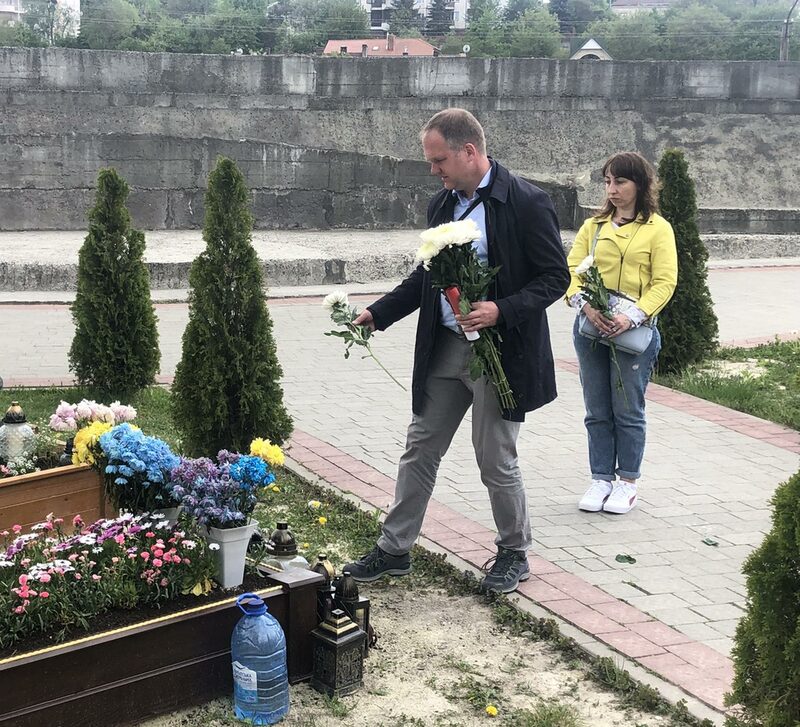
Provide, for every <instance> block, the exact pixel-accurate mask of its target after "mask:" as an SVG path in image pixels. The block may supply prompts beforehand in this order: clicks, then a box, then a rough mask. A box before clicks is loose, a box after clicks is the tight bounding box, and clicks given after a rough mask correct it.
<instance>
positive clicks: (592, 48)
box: [569, 38, 613, 61]
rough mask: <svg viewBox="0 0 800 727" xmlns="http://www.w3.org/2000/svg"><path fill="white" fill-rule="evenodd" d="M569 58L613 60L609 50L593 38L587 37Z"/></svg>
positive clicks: (578, 59) (577, 59)
mask: <svg viewBox="0 0 800 727" xmlns="http://www.w3.org/2000/svg"><path fill="white" fill-rule="evenodd" d="M569 59H570V60H571V61H580V60H584V59H585V60H592V61H610V60H613V59H612V58H611V55H610V54H609V52H608V51H607V50H606V49H605V48H603V46H601V45H600V44H599V43H598V42H597V41H596V40H595V39H594V38H589V40H587V41H586V42H585V43H584V44H583V45H582V46H581V47H580V48H578V50H576V51H575V52H574V53H573V54H572V55H571V56H570V57H569Z"/></svg>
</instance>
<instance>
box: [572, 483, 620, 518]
mask: <svg viewBox="0 0 800 727" xmlns="http://www.w3.org/2000/svg"><path fill="white" fill-rule="evenodd" d="M612 489H613V488H612V485H611V483H610V482H608V481H607V480H592V484H591V485H589V489H588V490H586V492H585V493H584V495H583V497H582V498H581V501H580V502H579V503H578V509H580V510H585V511H586V512H600V510H602V509H603V504H604V503H605V501H606V500H607V499H608V497H609V495H610V494H611V490H612Z"/></svg>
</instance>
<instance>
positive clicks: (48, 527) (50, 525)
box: [42, 520, 53, 530]
mask: <svg viewBox="0 0 800 727" xmlns="http://www.w3.org/2000/svg"><path fill="white" fill-rule="evenodd" d="M42 527H43V528H44V529H45V530H52V529H53V522H52V521H51V520H46V521H45V522H43V523H42Z"/></svg>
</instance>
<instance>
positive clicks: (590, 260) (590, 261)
mask: <svg viewBox="0 0 800 727" xmlns="http://www.w3.org/2000/svg"><path fill="white" fill-rule="evenodd" d="M592 265H594V255H587V256H586V257H585V258H583V260H581V262H580V264H579V265H578V267H577V268H575V275H583V274H584V273H587V272H589V268H590V267H592Z"/></svg>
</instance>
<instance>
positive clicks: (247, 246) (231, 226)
mask: <svg viewBox="0 0 800 727" xmlns="http://www.w3.org/2000/svg"><path fill="white" fill-rule="evenodd" d="M249 205H250V194H249V191H248V189H247V186H246V184H245V180H244V177H243V176H242V173H241V172H240V171H239V169H238V167H237V166H236V164H235V162H233V161H231V160H230V159H226V158H224V157H220V158H219V159H218V160H217V164H216V167H215V168H214V170H213V171H212V172H211V174H210V175H209V179H208V190H207V191H206V196H205V225H204V227H203V239H204V240H205V242H206V248H205V250H204V251H203V252H202V253H201V254H200V255H199V256H198V257H197V258H196V259H195V260H194V262H193V263H192V267H191V269H190V271H189V285H190V291H189V323H188V325H187V326H186V330H185V332H184V334H183V355H182V358H181V361H180V363H179V364H178V367H177V369H176V371H175V382H174V384H173V388H172V392H173V417H174V419H175V424H176V426H177V428H178V430H179V431H180V432H181V433H182V435H183V445H184V451H185V452H186V453H188V454H191V455H193V456H198V455H212V454H216V452H217V451H219V450H220V449H231V450H235V451H240V452H247V451H249V447H250V442H251V441H252V439H253V438H254V437H267V438H269V439H271V440H272V441H273V442H274V443H276V444H281V443H283V442H284V440H285V439H286V438H287V437H288V436H289V434H290V433H291V431H292V420H291V418H290V417H289V415H288V414H287V412H286V410H285V408H284V405H283V391H282V390H281V385H280V378H281V375H282V371H281V366H280V364H279V363H278V356H277V352H276V347H275V341H274V339H273V336H272V320H271V319H270V316H269V312H268V311H267V305H266V300H265V297H264V292H263V290H262V275H261V268H260V266H259V262H258V257H257V256H256V252H255V250H254V249H253V246H252V244H251V231H252V228H253V220H252V216H251V214H250V209H249Z"/></svg>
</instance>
